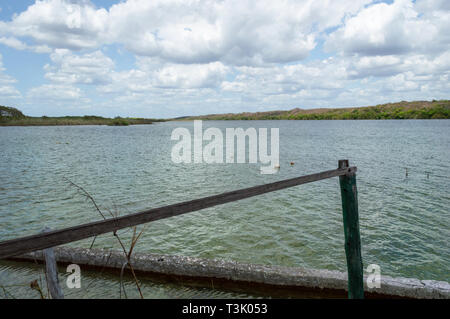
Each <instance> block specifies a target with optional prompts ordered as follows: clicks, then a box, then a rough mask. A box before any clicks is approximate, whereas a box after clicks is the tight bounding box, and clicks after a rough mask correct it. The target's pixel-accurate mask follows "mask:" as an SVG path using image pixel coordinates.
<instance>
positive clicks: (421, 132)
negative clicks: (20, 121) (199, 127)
mask: <svg viewBox="0 0 450 319" xmlns="http://www.w3.org/2000/svg"><path fill="white" fill-rule="evenodd" d="M203 126H204V128H207V127H217V128H220V129H221V130H222V131H223V132H224V133H225V128H227V127H243V128H247V127H255V128H261V127H267V128H271V127H278V128H279V129H280V164H281V169H280V171H279V172H278V173H277V174H274V175H262V174H260V165H259V164H174V163H172V161H171V148H172V146H173V145H174V144H175V142H174V141H171V140H170V135H171V132H172V130H173V129H174V128H176V127H187V128H189V129H190V130H191V132H192V129H193V124H192V122H168V123H156V124H153V125H142V126H128V127H110V126H76V127H69V126H60V127H0V225H1V228H0V240H6V239H11V238H15V237H18V236H23V235H29V234H33V233H36V232H39V231H41V230H42V228H43V227H44V226H50V227H52V228H61V227H67V226H73V225H77V224H80V223H86V222H89V221H94V220H99V219H101V216H100V215H99V214H98V213H97V212H96V211H95V210H94V209H93V207H92V205H91V203H90V202H89V201H87V200H86V199H85V198H84V197H83V196H81V195H80V193H79V192H78V191H77V189H76V188H74V187H73V186H70V184H69V183H68V181H67V180H66V178H67V179H69V180H71V181H73V182H74V183H76V184H78V185H80V186H82V187H83V188H84V189H86V190H87V191H88V192H89V193H90V194H91V195H92V196H93V197H94V198H95V200H96V201H97V203H98V204H99V205H100V206H101V208H102V210H103V211H104V212H105V213H106V214H109V213H108V210H109V211H110V212H112V213H114V214H116V213H117V214H120V215H123V214H128V213H132V212H136V211H140V210H143V209H148V208H153V207H159V206H164V205H168V204H173V203H177V202H180V201H185V200H190V199H195V198H199V197H203V196H208V195H213V194H218V193H222V192H224V191H230V190H235V189H238V188H244V187H249V186H255V185H260V184H263V183H269V182H273V181H277V180H282V179H285V178H290V177H296V176H300V175H304V174H309V173H314V172H319V171H322V170H328V169H333V168H335V167H337V161H338V159H341V158H348V159H350V162H351V165H356V166H357V167H358V173H357V184H358V192H359V194H358V196H359V210H360V226H361V240H362V250H363V251H362V253H363V261H364V264H365V265H369V264H371V263H375V264H378V265H380V267H381V272H382V274H386V275H391V276H404V277H415V278H419V279H434V280H446V281H450V278H449V264H450V245H449V238H450V231H449V225H450V211H449V207H450V121H448V120H402V121H209V122H203ZM291 161H293V162H295V165H294V166H290V165H289V163H290V162H291ZM406 168H407V169H408V176H407V177H406V176H405V175H406V174H405V172H406ZM340 205H341V202H340V193H339V182H338V179H337V178H333V179H329V180H324V181H319V182H315V183H312V184H307V185H303V186H298V187H294V188H290V189H286V190H282V191H278V192H273V193H269V194H265V195H261V196H258V197H254V198H250V199H246V200H242V201H239V202H234V203H231V204H226V205H221V206H217V207H213V208H209V209H205V210H202V211H198V212H194V213H191V214H187V215H183V216H178V217H173V218H170V219H166V220H161V221H157V222H153V223H151V224H148V226H147V227H146V228H145V230H144V234H143V236H142V238H141V239H140V240H139V242H138V244H137V247H136V248H135V249H136V251H141V252H151V253H164V254H174V255H186V256H197V257H203V258H214V257H217V258H225V259H233V260H238V261H243V262H251V263H260V264H272V265H285V266H300V267H309V268H325V269H331V270H341V271H344V270H346V264H345V253H344V248H343V241H344V236H343V226H342V211H341V206H340ZM130 235H131V233H130V232H129V231H122V232H121V236H122V238H124V240H125V241H126V240H129V238H130ZM90 244H91V240H83V241H79V242H76V243H72V244H71V245H75V246H83V247H89V245H90ZM94 247H97V248H119V246H118V244H117V241H116V240H115V239H114V237H113V236H111V235H109V234H108V235H103V236H100V237H99V238H97V240H96V241H95V244H94ZM39 274H42V272H41V270H40V268H33V267H30V266H29V265H28V266H26V267H25V266H24V265H20V264H16V263H5V262H2V263H1V264H0V285H3V286H11V285H15V284H21V283H29V281H31V280H33V279H37V278H38V276H39ZM86 277H87V279H86V280H87V281H88V282H89V283H91V284H90V285H89V288H88V289H84V290H83V289H82V290H83V291H81V292H77V293H74V297H80V298H81V297H85V296H88V297H119V293H118V281H117V278H115V277H114V276H107V275H100V274H99V275H95V273H88V274H87V275H86ZM144 283H145V284H144V285H145V289H144V290H145V292H146V297H167V298H172V297H175V298H176V297H196V296H200V297H205V296H209V297H215V296H217V297H232V296H234V297H245V295H240V294H233V293H227V292H220V291H217V290H213V289H194V288H186V287H182V286H177V285H168V284H156V283H152V282H151V281H145V280H144ZM129 284H130V285H132V281H130V283H129ZM11 289H13V291H14V292H16V297H17V296H19V297H20V296H24V297H25V296H26V297H28V296H30V297H32V296H35V294H34V293H33V292H31V293H30V291H29V289H28V288H24V287H21V288H20V287H16V288H11ZM131 290H132V289H131ZM222 294H223V295H222ZM1 295H2V296H3V293H1Z"/></svg>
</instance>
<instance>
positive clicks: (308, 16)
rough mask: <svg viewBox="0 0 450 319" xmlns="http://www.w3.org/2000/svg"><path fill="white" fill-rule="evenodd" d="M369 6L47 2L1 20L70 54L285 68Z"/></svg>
mask: <svg viewBox="0 0 450 319" xmlns="http://www.w3.org/2000/svg"><path fill="white" fill-rule="evenodd" d="M368 2H369V0H357V1H351V2H341V1H333V2H330V1H328V0H305V1H261V0H260V1H250V0H249V1H237V0H226V1H209V0H204V1H202V0H199V1H175V0H155V1H147V0H129V1H125V2H121V3H118V4H115V5H113V6H111V8H109V10H106V9H104V8H100V9H98V8H96V7H94V6H93V5H92V4H91V3H90V2H89V1H79V2H76V3H74V2H73V1H64V0H44V1H39V2H36V3H35V4H33V5H31V6H30V7H28V9H27V10H26V11H24V12H22V13H20V14H18V15H16V16H14V17H13V18H12V20H11V21H10V22H1V23H0V34H1V33H4V34H10V35H13V36H14V37H26V38H30V39H32V40H33V41H34V42H36V43H38V44H45V45H48V46H50V47H52V48H58V49H61V48H65V49H70V50H82V49H96V48H98V47H99V46H101V45H102V44H105V43H120V44H123V45H125V47H126V48H127V49H128V50H130V51H131V52H133V53H135V54H137V55H142V56H152V57H159V58H161V59H164V60H167V61H169V62H172V63H184V64H186V63H197V64H198V63H210V62H217V61H221V62H224V63H227V64H236V65H246V64H263V63H283V62H290V61H298V60H302V59H304V58H305V57H307V56H308V53H309V52H310V51H311V50H312V49H314V48H315V46H316V44H317V41H316V37H317V35H318V34H319V33H320V32H322V31H324V30H325V29H327V28H330V27H333V26H337V25H339V24H340V21H341V18H342V17H343V16H344V15H346V14H351V13H355V12H357V11H358V10H359V9H360V8H361V7H362V6H363V5H364V4H366V3H368ZM325 4H326V5H327V6H328V9H327V10H323V7H324V5H325ZM16 46H17V43H16Z"/></svg>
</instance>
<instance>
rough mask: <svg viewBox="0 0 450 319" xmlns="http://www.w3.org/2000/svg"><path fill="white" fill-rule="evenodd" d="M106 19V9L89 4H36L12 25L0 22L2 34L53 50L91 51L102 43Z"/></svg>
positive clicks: (46, 0)
mask: <svg viewBox="0 0 450 319" xmlns="http://www.w3.org/2000/svg"><path fill="white" fill-rule="evenodd" d="M107 18H108V13H107V11H106V10H105V9H96V8H95V7H94V6H93V5H92V4H91V3H90V2H89V1H79V2H78V3H75V2H73V1H65V0H44V1H37V2H36V3H34V4H33V5H31V6H29V7H28V9H27V10H25V11H24V12H21V13H19V14H17V15H14V16H13V18H12V21H10V22H3V21H2V22H0V34H2V33H4V34H5V33H6V34H12V35H13V36H15V37H26V38H31V39H33V40H34V42H36V43H37V44H42V45H48V46H50V47H52V48H67V49H71V50H80V49H89V48H91V49H92V48H96V47H98V46H99V44H100V43H101V36H102V32H103V31H104V28H105V25H106V22H107Z"/></svg>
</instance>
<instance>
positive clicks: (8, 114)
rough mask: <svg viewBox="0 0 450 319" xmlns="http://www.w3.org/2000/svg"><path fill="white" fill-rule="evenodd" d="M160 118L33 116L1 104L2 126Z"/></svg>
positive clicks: (117, 122)
mask: <svg viewBox="0 0 450 319" xmlns="http://www.w3.org/2000/svg"><path fill="white" fill-rule="evenodd" d="M159 121H162V120H158V119H145V118H134V117H116V118H107V117H101V116H95V115H85V116H62V117H48V116H41V117H31V116H26V115H24V114H23V113H22V112H21V111H19V110H18V109H15V108H13V107H7V106H0V126H46V125H49V126H50V125H113V126H126V125H135V124H152V123H153V122H159Z"/></svg>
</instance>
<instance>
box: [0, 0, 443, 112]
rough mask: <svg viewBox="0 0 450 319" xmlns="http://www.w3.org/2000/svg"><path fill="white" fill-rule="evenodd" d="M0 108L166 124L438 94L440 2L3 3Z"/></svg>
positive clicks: (59, 0)
mask: <svg viewBox="0 0 450 319" xmlns="http://www.w3.org/2000/svg"><path fill="white" fill-rule="evenodd" d="M0 8H1V9H0V105H8V106H14V107H17V108H19V109H21V110H22V111H23V112H24V113H25V114H28V115H33V116H40V115H48V116H57V115H84V114H96V115H103V116H116V115H120V116H143V117H175V116H183V115H196V114H210V113H227V112H245V111H265V110H276V109H285V110H286V109H292V108H295V107H300V108H317V107H345V106H363V105H374V104H379V103H385V102H393V101H401V100H431V99H448V98H449V92H450V90H449V89H450V85H449V83H450V81H449V74H450V49H449V48H450V35H449V33H448V30H450V1H447V0H417V1H411V0H395V1H386V2H383V1H371V0H340V1H328V0H303V1H299V0H297V1H289V0H286V1H265V0H259V1H243V0H239V1H237V0H224V1H206V0H205V1H172V0H154V1H147V0H127V1H106V0H102V1H100V0H97V1H89V0H80V1H75V0H72V1H65V0H44V1H36V2H35V1H25V0H20V1H1V2H0Z"/></svg>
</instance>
